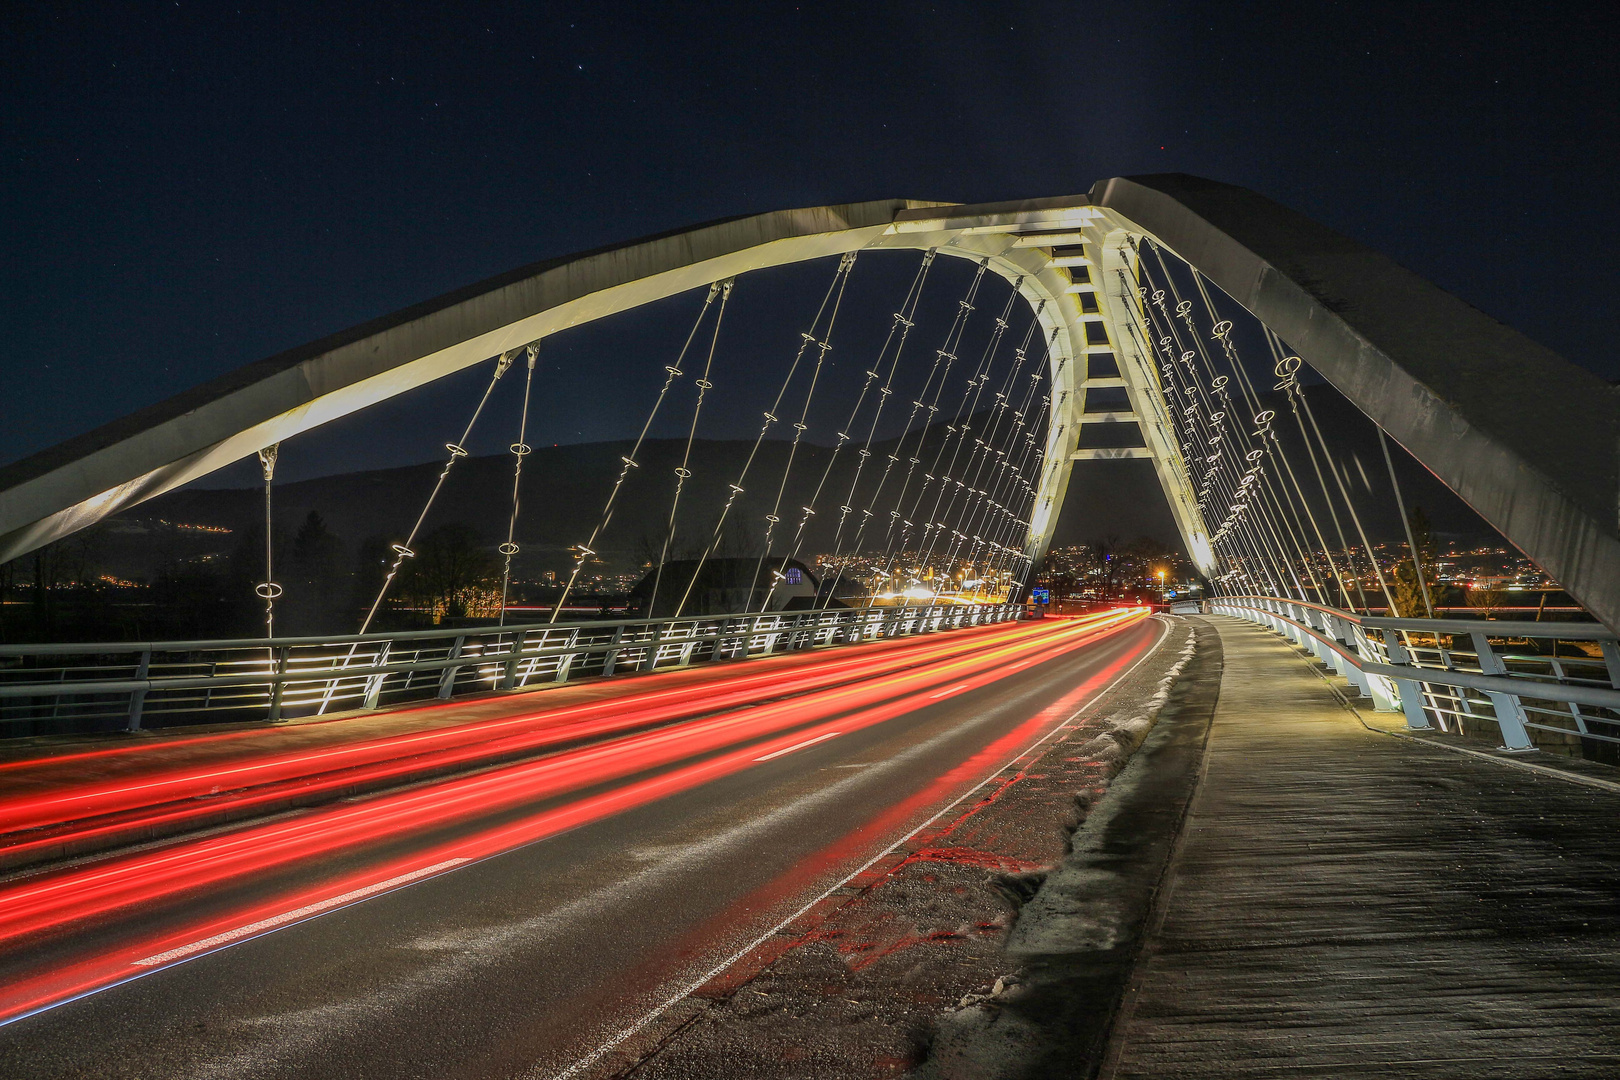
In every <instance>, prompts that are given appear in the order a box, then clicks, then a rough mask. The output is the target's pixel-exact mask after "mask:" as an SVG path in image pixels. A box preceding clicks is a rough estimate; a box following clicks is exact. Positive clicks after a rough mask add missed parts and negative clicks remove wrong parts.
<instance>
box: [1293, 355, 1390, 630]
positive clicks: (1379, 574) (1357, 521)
mask: <svg viewBox="0 0 1620 1080" xmlns="http://www.w3.org/2000/svg"><path fill="white" fill-rule="evenodd" d="M1302 362H1303V361H1302ZM1294 382H1295V390H1294V392H1295V393H1296V394H1298V395H1299V403H1300V404H1301V405H1303V406H1304V407H1305V416H1306V418H1307V419H1308V420H1310V422H1311V430H1312V431H1314V432H1316V441H1317V442H1319V443H1321V445H1322V460H1323V461H1324V462H1326V463H1327V467H1328V472H1330V473H1332V474H1333V482H1334V483H1335V484H1336V485H1337V486H1338V488H1339V496H1340V497H1341V498H1343V499H1344V505H1345V509H1347V510H1348V511H1350V521H1351V523H1352V524H1354V525H1355V527H1356V535H1357V536H1359V537H1361V546H1362V549H1363V550H1365V551H1366V552H1367V561H1368V562H1370V563H1372V568H1373V576H1374V577H1376V578H1377V579H1378V585H1379V587H1380V588H1382V589H1383V591H1384V600H1385V602H1386V603H1388V604H1389V608H1390V610H1391V611H1394V610H1395V596H1394V594H1393V593H1391V592H1390V591H1389V582H1387V581H1385V580H1384V571H1383V570H1382V569H1381V568H1380V567H1379V565H1378V557H1377V556H1376V555H1374V554H1373V549H1372V544H1371V543H1369V542H1368V540H1367V530H1366V529H1364V528H1362V527H1361V515H1360V514H1357V513H1356V504H1355V503H1353V502H1351V501H1350V489H1349V487H1348V486H1347V485H1346V484H1345V482H1344V477H1343V476H1341V475H1340V473H1339V468H1338V466H1337V465H1335V464H1334V462H1333V458H1332V456H1331V455H1330V454H1329V453H1328V445H1327V440H1326V439H1325V438H1323V437H1322V428H1321V427H1320V426H1319V425H1318V424H1317V422H1316V414H1315V413H1313V412H1312V411H1311V403H1310V400H1309V399H1307V398H1306V397H1305V388H1304V387H1302V386H1299V385H1298V384H1299V380H1298V379H1295V380H1294ZM1363 603H1365V598H1363ZM1368 610H1371V609H1370V608H1369V609H1368Z"/></svg>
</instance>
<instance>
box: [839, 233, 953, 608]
mask: <svg viewBox="0 0 1620 1080" xmlns="http://www.w3.org/2000/svg"><path fill="white" fill-rule="evenodd" d="M936 254H937V249H935V248H929V249H928V250H927V251H926V252H924V253H923V257H922V265H921V266H919V267H918V268H917V276H916V277H915V278H914V279H913V280H912V283H911V289H910V291H909V292H907V293H906V298H905V300H904V301H903V302H902V303H901V305H900V310H899V311H897V312H895V313H894V321H893V322H892V323H890V324H889V336H888V337H887V338H885V339H884V342H883V348H882V349H880V350H878V358H877V362H876V363H874V364H873V365H872V370H870V371H868V372H867V373H866V374H867V383H866V386H864V387H862V388H861V396H862V397H863V398H864V397H865V395H866V390H867V388H868V387H870V386H871V385H872V380H873V379H874V378H875V377H877V373H878V372H879V371H881V370H882V369H883V356H884V354H885V353H886V352H887V351H888V348H889V343H890V342H891V341H895V340H896V335H897V332H898V342H897V344H896V345H895V349H894V356H893V358H892V359H891V360H890V362H889V371H888V375H887V376H885V377H883V385H882V386H880V387H878V400H877V405H876V406H875V407H874V408H873V410H872V422H871V423H870V424H869V425H868V426H867V429H866V439H865V441H864V443H862V445H861V448H860V450H858V451H856V462H855V474H854V476H852V477H851V478H850V481H849V494H848V495H846V496H845V497H844V501H843V503H842V505H840V506H839V507H838V527H837V529H836V530H835V531H834V533H833V545H832V549H833V564H834V575H833V580H832V583H831V584H830V585H828V586H827V596H826V599H825V600H824V601H823V602H822V604H821V607H823V608H826V607H828V606H829V605H831V604H832V598H833V594H834V593H835V592H836V591H837V589H838V583H839V582H840V581H842V580H843V577H844V565H845V558H844V548H843V537H844V526H845V524H846V523H847V522H848V521H849V516H850V515H851V514H852V513H854V512H855V492H856V490H857V489H858V488H859V487H860V483H861V474H862V473H863V472H864V471H865V470H866V463H867V462H868V461H869V460H871V457H872V442H873V440H874V439H875V438H876V437H877V429H878V422H879V421H880V420H881V419H882V418H883V409H884V406H886V405H887V404H888V403H889V397H890V396H891V395H892V394H893V393H894V376H895V373H896V372H898V371H899V370H900V356H901V353H903V352H904V351H905V347H906V341H907V339H908V338H909V337H910V335H911V330H912V328H913V327H914V326H916V320H917V305H918V303H920V302H921V300H922V290H923V285H924V283H925V282H926V281H927V278H928V271H929V269H930V268H931V267H932V266H933V264H934V258H935V256H936ZM859 412H860V402H856V405H855V409H854V410H853V411H852V412H851V413H850V422H849V424H847V425H845V430H846V431H847V430H848V429H849V428H850V427H853V426H854V423H855V421H854V417H855V415H856V414H857V413H859ZM840 434H842V433H840ZM839 446H843V439H842V437H841V438H840V440H839ZM835 453H836V451H835ZM827 467H828V470H829V471H831V468H832V464H831V463H830V462H829V463H828V466H827ZM822 481H823V482H825V481H826V474H823V475H822ZM862 513H863V514H864V515H865V518H863V520H862V525H861V529H862V530H864V529H865V520H866V519H869V518H870V517H871V516H872V513H871V510H870V509H868V510H864V511H862ZM858 543H859V533H857V544H858ZM853 554H854V555H855V556H857V557H858V555H859V552H858V551H856V552H854V553H853Z"/></svg>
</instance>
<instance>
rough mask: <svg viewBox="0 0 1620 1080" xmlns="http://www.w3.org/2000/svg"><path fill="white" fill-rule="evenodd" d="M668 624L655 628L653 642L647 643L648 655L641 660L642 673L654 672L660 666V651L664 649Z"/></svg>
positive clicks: (660, 624) (661, 624)
mask: <svg viewBox="0 0 1620 1080" xmlns="http://www.w3.org/2000/svg"><path fill="white" fill-rule="evenodd" d="M667 625H668V624H667V623H659V624H658V625H657V626H655V627H653V632H652V641H650V642H648V643H647V655H646V656H643V657H642V658H641V668H640V670H641V671H652V670H653V669H654V668H656V667H657V666H658V650H659V649H660V648H662V647H663V642H664V627H665V626H667Z"/></svg>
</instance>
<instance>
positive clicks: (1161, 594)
mask: <svg viewBox="0 0 1620 1080" xmlns="http://www.w3.org/2000/svg"><path fill="white" fill-rule="evenodd" d="M1164 601H1165V596H1164V571H1163V570H1160V571H1159V603H1160V604H1163V603H1164Z"/></svg>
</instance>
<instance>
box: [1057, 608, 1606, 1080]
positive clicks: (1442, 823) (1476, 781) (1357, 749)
mask: <svg viewBox="0 0 1620 1080" xmlns="http://www.w3.org/2000/svg"><path fill="white" fill-rule="evenodd" d="M1208 621H1209V622H1210V623H1211V624H1213V625H1214V626H1215V627H1216V628H1217V629H1218V631H1219V634H1220V637H1221V643H1222V649H1223V652H1224V656H1225V668H1224V673H1223V676H1222V680H1221V689H1220V697H1219V701H1218V703H1217V706H1216V709H1215V714H1214V719H1213V724H1212V726H1211V728H1210V735H1209V742H1208V747H1207V751H1206V755H1205V759H1204V773H1203V777H1202V779H1201V781H1200V783H1199V785H1198V788H1197V791H1196V793H1195V794H1194V796H1193V798H1192V802H1191V804H1190V807H1189V810H1188V814H1187V818H1186V820H1185V821H1184V822H1183V825H1182V830H1181V834H1180V837H1179V839H1178V841H1177V843H1176V847H1175V850H1174V853H1173V855H1172V856H1171V859H1170V863H1169V867H1168V869H1167V872H1166V875H1165V878H1164V881H1163V884H1162V886H1161V887H1160V889H1159V893H1158V898H1157V901H1156V903H1155V906H1154V910H1153V912H1152V914H1151V916H1150V918H1149V921H1148V925H1147V930H1146V934H1145V936H1144V938H1143V939H1142V941H1141V944H1140V952H1139V954H1138V957H1137V961H1136V964H1135V967H1134V969H1133V972H1132V975H1131V978H1130V980H1129V983H1128V985H1127V988H1126V991H1125V994H1124V997H1123V1000H1122V1002H1121V1005H1120V1009H1119V1012H1118V1015H1117V1017H1116V1018H1115V1021H1114V1024H1113V1028H1112V1034H1111V1037H1110V1039H1109V1043H1108V1047H1107V1050H1106V1052H1105V1055H1104V1058H1103V1061H1102V1062H1101V1075H1102V1076H1104V1077H1110V1078H1126V1077H1133V1078H1134V1077H1155V1078H1157V1080H1169V1078H1177V1077H1213V1076H1230V1077H1284V1076H1286V1077H1301V1076H1335V1077H1347V1076H1354V1077H1386V1076H1387V1077H1397V1076H1399V1077H1414V1076H1425V1077H1504V1078H1508V1077H1511V1078H1523V1077H1531V1076H1561V1077H1562V1076H1582V1077H1586V1076H1590V1077H1614V1076H1620V843H1617V841H1616V831H1617V830H1616V824H1617V820H1620V791H1615V790H1609V789H1606V788H1604V787H1597V786H1591V785H1584V786H1583V785H1581V784H1578V783H1575V782H1572V781H1571V780H1567V779H1563V778H1560V777H1557V776H1552V775H1548V774H1547V773H1543V772H1535V771H1530V770H1526V769H1521V768H1516V767H1513V766H1512V765H1504V764H1502V763H1498V762H1495V761H1489V760H1485V759H1483V758H1480V757H1474V756H1470V755H1466V754H1460V753H1456V752H1454V751H1451V750H1447V749H1444V748H1442V747H1437V746H1434V745H1431V744H1428V743H1426V742H1423V741H1420V740H1414V739H1406V738H1399V737H1395V736H1392V735H1389V734H1383V733H1379V732H1374V731H1369V730H1368V729H1367V727H1365V726H1364V725H1363V723H1362V721H1361V719H1358V717H1357V715H1355V714H1354V713H1352V712H1351V711H1349V710H1348V709H1346V708H1345V707H1344V706H1343V705H1342V704H1341V703H1340V701H1339V700H1338V699H1337V698H1336V697H1335V696H1334V694H1333V692H1332V690H1331V689H1330V688H1329V686H1328V684H1327V683H1326V682H1325V681H1324V680H1323V679H1322V678H1321V677H1319V676H1318V675H1317V674H1316V673H1315V672H1314V671H1312V670H1311V669H1310V666H1309V662H1308V661H1307V660H1305V659H1304V658H1302V657H1301V655H1300V653H1299V652H1298V651H1297V650H1295V649H1293V648H1292V646H1290V645H1288V644H1287V643H1285V642H1284V641H1283V640H1282V639H1280V638H1278V637H1276V636H1274V635H1272V634H1269V633H1267V632H1265V631H1264V630H1262V629H1260V628H1259V627H1256V626H1253V625H1251V624H1248V623H1244V622H1240V621H1237V620H1231V619H1225V618H1211V619H1209V620H1208ZM1367 719H1369V720H1372V721H1384V722H1387V723H1388V726H1390V727H1395V726H1397V724H1398V719H1391V718H1387V717H1383V716H1378V717H1373V716H1372V715H1371V714H1368V716H1367ZM1078 839H1079V838H1078V837H1077V840H1078ZM1065 1071H1067V1070H1065Z"/></svg>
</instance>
